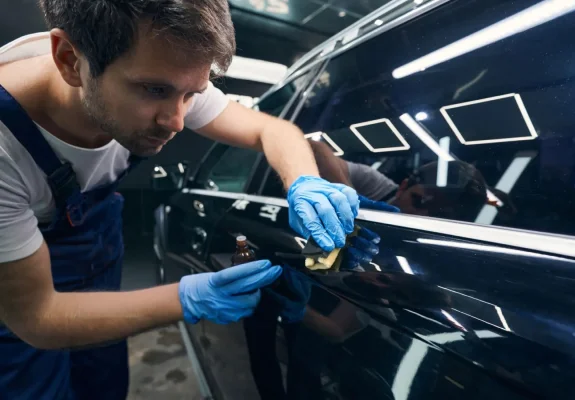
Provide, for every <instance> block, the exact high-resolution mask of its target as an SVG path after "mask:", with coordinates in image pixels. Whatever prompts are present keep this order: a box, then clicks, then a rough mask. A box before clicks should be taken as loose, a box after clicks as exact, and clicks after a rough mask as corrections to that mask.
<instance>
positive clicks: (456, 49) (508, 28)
mask: <svg viewBox="0 0 575 400" xmlns="http://www.w3.org/2000/svg"><path fill="white" fill-rule="evenodd" d="M573 10H575V2H573V1H571V0H570V1H566V0H545V1H542V2H540V3H538V4H536V5H534V6H532V7H529V8H527V9H525V10H523V11H521V12H519V13H517V14H514V15H512V16H510V17H508V18H505V19H503V20H501V21H499V22H497V23H495V24H493V25H491V26H488V27H487V28H484V29H482V30H480V31H478V32H475V33H473V34H471V35H469V36H467V37H465V38H463V39H460V40H458V41H456V42H453V43H451V44H449V45H447V46H445V47H442V48H441V49H439V50H436V51H434V52H432V53H430V54H428V55H426V56H423V57H421V58H418V59H417V60H414V61H412V62H410V63H408V64H405V65H403V66H401V67H399V68H397V69H395V70H394V71H393V73H392V74H393V77H394V78H396V79H400V78H404V77H406V76H409V75H412V74H415V73H417V72H419V71H422V70H425V69H426V68H429V67H432V66H434V65H437V64H441V63H443V62H445V61H449V60H451V59H453V58H456V57H459V56H461V55H463V54H466V53H469V52H472V51H473V50H477V49H479V48H482V47H484V46H487V45H489V44H491V43H495V42H497V41H499V40H502V39H505V38H508V37H510V36H513V35H515V34H517V33H520V32H523V31H526V30H528V29H531V28H533V27H535V26H538V25H541V24H544V23H545V22H548V21H551V20H553V19H555V18H558V17H561V16H562V15H565V14H567V13H569V12H571V11H573Z"/></svg>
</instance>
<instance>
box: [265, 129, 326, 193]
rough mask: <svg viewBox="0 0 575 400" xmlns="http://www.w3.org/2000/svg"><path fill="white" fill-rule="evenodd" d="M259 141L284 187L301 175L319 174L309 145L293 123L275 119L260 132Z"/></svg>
mask: <svg viewBox="0 0 575 400" xmlns="http://www.w3.org/2000/svg"><path fill="white" fill-rule="evenodd" d="M261 143H262V148H263V151H264V153H265V155H266V158H267V159H268V162H269V163H270V165H271V167H272V168H273V169H274V170H276V171H277V173H278V174H279V176H280V177H281V179H282V181H283V184H284V187H286V188H289V186H290V185H291V184H292V183H293V182H294V181H295V180H296V179H297V178H298V177H299V176H301V175H313V176H319V172H318V169H317V165H316V162H315V158H314V156H313V152H312V150H311V147H310V145H309V144H308V142H307V140H306V139H305V138H304V137H303V133H302V132H301V131H300V130H299V128H297V127H296V126H295V125H293V124H291V123H289V122H286V121H282V120H279V119H277V120H275V121H274V123H272V124H269V125H268V127H267V128H266V130H265V131H264V133H263V134H262V137H261Z"/></svg>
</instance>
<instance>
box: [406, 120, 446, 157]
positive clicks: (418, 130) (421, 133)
mask: <svg viewBox="0 0 575 400" xmlns="http://www.w3.org/2000/svg"><path fill="white" fill-rule="evenodd" d="M399 119H400V120H401V121H402V122H403V123H404V124H405V125H406V126H407V127H408V128H409V130H410V131H412V132H413V133H414V134H415V136H417V137H418V138H419V140H421V141H422V142H423V143H424V144H425V145H426V146H427V147H429V149H430V150H431V151H433V152H434V153H435V154H436V155H437V157H439V159H442V160H445V161H455V158H453V156H452V155H451V154H449V153H448V152H446V151H445V150H443V149H442V148H441V147H440V146H439V145H438V144H437V142H436V141H435V140H434V139H433V138H432V137H431V136H429V133H427V132H426V131H425V129H423V128H422V127H421V125H419V124H418V123H417V122H416V121H415V120H414V119H413V118H412V117H411V115H409V114H403V115H402V116H401V117H399Z"/></svg>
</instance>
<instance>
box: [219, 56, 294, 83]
mask: <svg viewBox="0 0 575 400" xmlns="http://www.w3.org/2000/svg"><path fill="white" fill-rule="evenodd" d="M286 72H287V67H286V66H285V65H282V64H277V63H273V62H269V61H263V60H257V59H255V58H245V57H240V56H234V58H233V59H232V63H231V65H230V67H229V68H228V70H227V71H226V74H225V75H226V76H227V77H230V78H235V79H244V80H248V81H253V82H261V83H268V84H275V83H278V82H279V81H281V80H282V79H283V77H284V76H285V74H286Z"/></svg>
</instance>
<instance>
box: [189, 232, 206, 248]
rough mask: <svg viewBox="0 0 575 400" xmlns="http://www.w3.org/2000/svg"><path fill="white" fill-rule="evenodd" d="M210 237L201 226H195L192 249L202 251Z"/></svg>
mask: <svg viewBox="0 0 575 400" xmlns="http://www.w3.org/2000/svg"><path fill="white" fill-rule="evenodd" d="M207 238H208V233H207V232H206V231H205V230H204V229H202V228H200V227H195V228H193V229H192V241H191V243H190V244H191V246H192V250H194V251H195V252H196V253H201V252H202V251H203V249H204V244H205V243H206V240H207Z"/></svg>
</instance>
